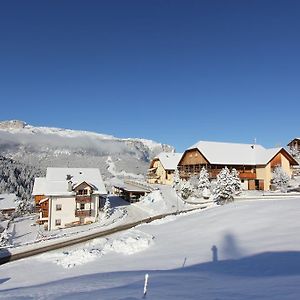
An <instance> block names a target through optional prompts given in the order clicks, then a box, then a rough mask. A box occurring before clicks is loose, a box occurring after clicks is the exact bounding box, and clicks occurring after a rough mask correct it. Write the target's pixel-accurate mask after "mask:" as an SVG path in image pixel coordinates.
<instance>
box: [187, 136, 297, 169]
mask: <svg viewBox="0 0 300 300" xmlns="http://www.w3.org/2000/svg"><path fill="white" fill-rule="evenodd" d="M191 149H198V150H199V151H200V153H201V154H202V155H203V156H204V157H205V158H206V159H207V160H208V161H209V163H210V164H218V165H253V166H254V165H266V164H268V163H269V162H270V160H271V159H272V158H273V157H274V156H275V155H276V154H277V153H279V152H280V151H284V152H285V153H286V156H288V157H289V158H290V160H291V161H293V162H294V161H295V160H294V159H293V158H292V157H291V155H290V154H289V153H288V152H287V151H286V150H285V149H284V148H271V149H266V148H264V147H263V146H261V145H257V144H238V143H224V142H209V141H199V142H198V143H196V144H194V145H193V146H191V147H189V148H188V150H191Z"/></svg>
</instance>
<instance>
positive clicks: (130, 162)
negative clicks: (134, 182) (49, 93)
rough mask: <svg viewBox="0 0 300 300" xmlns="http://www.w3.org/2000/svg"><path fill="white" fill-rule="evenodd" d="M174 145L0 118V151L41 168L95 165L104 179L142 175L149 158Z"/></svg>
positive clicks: (43, 169) (4, 154) (16, 159)
mask: <svg viewBox="0 0 300 300" xmlns="http://www.w3.org/2000/svg"><path fill="white" fill-rule="evenodd" d="M173 150H174V148H173V147H172V146H169V145H164V144H160V143H157V142H154V141H151V140H146V139H137V138H128V139H122V138H117V137H114V136H111V135H105V134H100V133H94V132H88V131H78V130H70V129H61V128H52V127H51V128H50V127H34V126H31V125H28V124H26V123H25V122H23V121H18V120H12V121H3V122H0V153H1V155H2V156H4V157H6V158H9V159H13V160H14V161H17V162H20V163H22V164H24V165H27V166H32V167H34V168H38V169H39V170H41V171H42V172H45V170H46V168H47V167H98V168H100V170H101V172H102V175H103V177H104V179H106V180H111V179H112V178H114V179H115V180H116V179H122V178H124V177H131V178H140V179H142V178H143V177H144V176H145V174H146V170H147V168H148V166H149V162H150V159H152V158H153V157H154V156H156V155H157V154H158V153H160V152H162V151H166V152H171V151H173Z"/></svg>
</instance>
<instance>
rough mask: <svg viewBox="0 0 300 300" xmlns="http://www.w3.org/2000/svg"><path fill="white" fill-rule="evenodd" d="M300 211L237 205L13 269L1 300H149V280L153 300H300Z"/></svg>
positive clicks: (288, 205) (285, 203)
mask: <svg viewBox="0 0 300 300" xmlns="http://www.w3.org/2000/svg"><path fill="white" fill-rule="evenodd" d="M299 212H300V198H295V199H281V200H279V199H278V200H257V201H253V200H252V201H246V200H244V201H238V202H234V203H231V204H228V205H224V206H220V207H213V208H211V209H207V210H202V211H197V212H191V213H187V214H183V215H180V216H177V217H174V216H172V217H168V218H166V219H164V220H159V221H155V222H153V223H150V224H148V225H141V226H138V227H136V228H135V229H132V230H130V231H127V232H126V233H119V234H114V235H111V236H109V237H107V238H106V239H103V238H102V239H95V240H93V241H90V242H89V243H84V244H81V245H77V246H76V247H70V248H66V249H61V250H57V251H53V252H51V253H47V254H43V255H39V256H35V257H31V258H28V259H23V260H20V261H16V262H11V263H8V264H6V265H3V266H1V276H0V298H1V299H87V298H90V299H104V300H105V299H114V300H115V299H123V300H124V299H127V300H129V299H131V300H132V299H142V296H143V285H144V277H145V274H146V273H148V274H149V284H148V293H147V297H146V298H147V299H172V300H174V299H197V300H198V299H230V300H231V299H249V300H250V299H251V300H252V299H275V300H276V299H278V300H279V299H280V300H282V299H299V295H300V285H299V280H300V235H299V228H300V226H299V225H300V224H299V222H300V221H299ZM120 249H121V251H120ZM26 270H30V273H25V274H26V275H25V274H24V272H26Z"/></svg>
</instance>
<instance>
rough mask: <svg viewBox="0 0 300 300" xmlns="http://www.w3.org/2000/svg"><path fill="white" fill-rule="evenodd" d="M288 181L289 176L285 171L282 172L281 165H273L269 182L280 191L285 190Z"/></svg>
mask: <svg viewBox="0 0 300 300" xmlns="http://www.w3.org/2000/svg"><path fill="white" fill-rule="evenodd" d="M289 182H290V177H289V175H288V174H287V173H286V172H284V170H283V169H282V167H280V166H277V167H275V168H274V170H273V172H272V179H271V183H272V184H274V185H275V186H276V188H277V189H280V191H281V192H286V191H287V187H288V184H289Z"/></svg>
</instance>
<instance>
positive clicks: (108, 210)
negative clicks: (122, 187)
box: [103, 198, 112, 219]
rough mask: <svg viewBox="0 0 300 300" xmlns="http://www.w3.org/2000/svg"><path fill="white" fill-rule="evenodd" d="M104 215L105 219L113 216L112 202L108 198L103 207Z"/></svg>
mask: <svg viewBox="0 0 300 300" xmlns="http://www.w3.org/2000/svg"><path fill="white" fill-rule="evenodd" d="M103 213H104V218H106V219H108V218H109V217H110V216H111V214H112V209H111V205H110V201H109V199H108V198H106V201H105V204H104V207H103Z"/></svg>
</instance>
